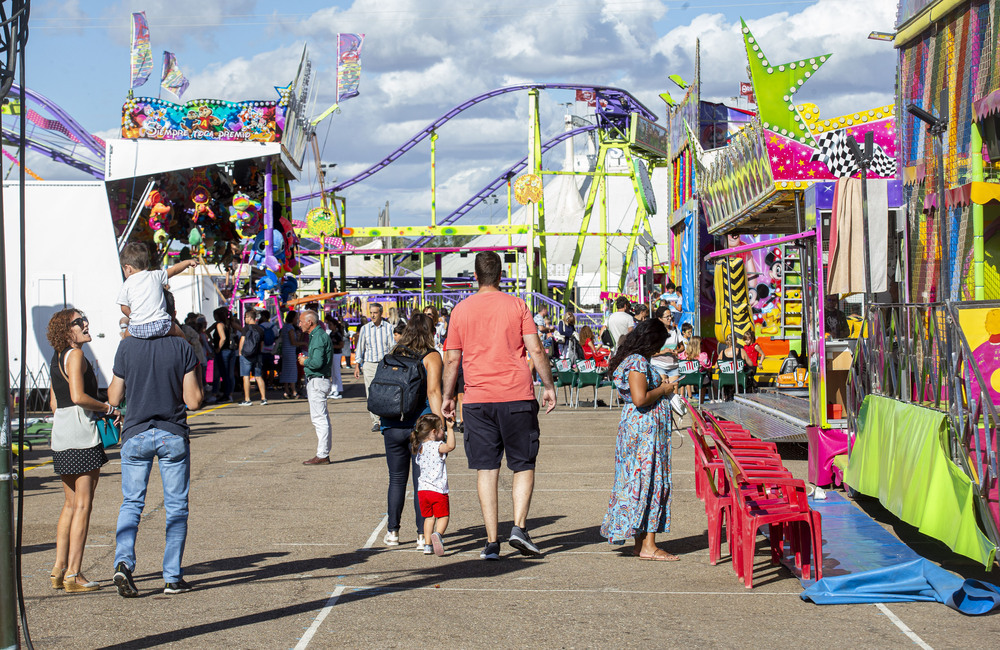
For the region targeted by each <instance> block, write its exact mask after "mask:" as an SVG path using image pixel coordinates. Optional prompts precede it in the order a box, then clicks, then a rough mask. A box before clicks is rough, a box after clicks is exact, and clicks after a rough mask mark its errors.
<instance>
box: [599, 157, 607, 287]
mask: <svg viewBox="0 0 1000 650" xmlns="http://www.w3.org/2000/svg"><path fill="white" fill-rule="evenodd" d="M601 171H603V169H602V170H601ZM600 183H601V232H602V233H604V234H602V235H601V291H607V290H608V279H609V277H608V235H607V232H608V177H607V176H601V179H600Z"/></svg>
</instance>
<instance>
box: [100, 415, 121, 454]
mask: <svg viewBox="0 0 1000 650" xmlns="http://www.w3.org/2000/svg"><path fill="white" fill-rule="evenodd" d="M97 433H98V434H100V436H101V444H102V445H104V448H105V449H111V448H112V447H114V446H115V445H117V444H118V441H119V440H121V431H120V430H119V429H118V425H116V424H115V419H114V418H113V417H111V416H110V415H105V416H104V417H102V418H99V419H98V420H97Z"/></svg>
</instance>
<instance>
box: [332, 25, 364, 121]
mask: <svg viewBox="0 0 1000 650" xmlns="http://www.w3.org/2000/svg"><path fill="white" fill-rule="evenodd" d="M364 41H365V35H364V34H337V103H338V104H339V103H340V102H342V101H344V100H345V99H350V98H351V97H357V95H358V84H360V83H361V44H362V43H364Z"/></svg>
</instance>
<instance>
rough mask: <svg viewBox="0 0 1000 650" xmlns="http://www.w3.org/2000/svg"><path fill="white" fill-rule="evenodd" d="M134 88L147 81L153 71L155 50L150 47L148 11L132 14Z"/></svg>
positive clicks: (131, 51)
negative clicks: (147, 21) (147, 22)
mask: <svg viewBox="0 0 1000 650" xmlns="http://www.w3.org/2000/svg"><path fill="white" fill-rule="evenodd" d="M130 54H131V56H132V86H131V87H132V88H138V87H139V86H141V85H142V84H144V83H146V81H147V80H148V79H149V74H150V73H151V72H152V71H153V51H152V50H151V49H150V48H149V25H147V24H146V12H145V11H139V12H136V13H134V14H132V47H131V50H130Z"/></svg>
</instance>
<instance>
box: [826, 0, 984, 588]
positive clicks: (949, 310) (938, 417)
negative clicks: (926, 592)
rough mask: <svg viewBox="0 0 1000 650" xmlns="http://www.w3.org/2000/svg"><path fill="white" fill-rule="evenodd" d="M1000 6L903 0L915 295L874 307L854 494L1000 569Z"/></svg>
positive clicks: (858, 377)
mask: <svg viewBox="0 0 1000 650" xmlns="http://www.w3.org/2000/svg"><path fill="white" fill-rule="evenodd" d="M998 20H1000V3H997V2H967V1H966V2H963V1H961V0H957V1H956V0H946V1H933V0H931V1H922V2H912V1H906V2H900V4H899V12H898V24H897V27H896V32H895V39H894V44H895V46H896V48H897V49H898V51H899V67H898V70H897V79H898V84H897V87H898V91H899V94H898V97H897V101H898V105H897V110H896V112H897V114H898V115H899V116H900V118H901V121H900V125H899V127H900V129H899V130H900V133H899V136H900V137H899V138H898V141H899V143H900V151H899V155H898V157H899V160H900V163H901V166H902V169H901V174H900V176H901V178H902V180H903V198H904V201H905V204H906V206H907V211H906V220H905V230H906V247H905V253H906V259H907V264H906V265H905V267H904V268H905V270H906V275H907V278H906V279H907V282H906V287H905V289H906V290H905V292H903V293H901V294H900V295H899V296H898V298H896V299H894V300H886V299H880V300H878V301H877V302H875V303H873V304H872V305H870V306H869V307H868V309H867V310H866V312H865V319H866V320H865V326H864V335H863V336H862V337H861V338H860V339H859V342H858V349H857V353H856V354H855V357H854V360H853V366H852V370H851V380H850V384H849V397H850V401H849V403H850V409H849V411H850V414H851V418H852V421H851V431H852V433H853V435H854V436H855V440H854V443H853V446H852V448H851V451H850V455H849V458H848V457H846V456H845V457H842V458H840V459H838V464H839V465H841V466H843V467H844V470H843V475H844V481H845V482H846V484H847V485H849V486H850V487H851V488H852V489H854V490H856V491H858V492H861V493H863V494H866V495H869V496H872V497H876V498H878V499H879V501H880V502H881V503H882V504H883V505H884V506H885V507H886V508H887V509H888V510H889V511H890V512H892V513H893V514H895V515H896V516H898V517H899V518H900V519H902V520H903V521H906V522H907V523H909V524H911V525H913V526H915V527H916V528H918V529H919V530H920V531H921V532H922V533H924V534H927V535H930V536H931V537H934V538H936V539H939V540H941V541H943V542H944V543H945V544H947V545H948V547H949V548H951V549H952V550H953V551H955V552H956V553H959V554H962V555H965V556H967V557H969V558H972V559H974V560H976V561H977V562H980V563H982V564H983V566H985V567H987V569H989V568H991V567H992V566H993V565H994V562H995V561H996V551H997V547H998V544H1000V497H998V494H997V481H998V466H997V433H998V425H1000V420H998V412H1000V408H998V404H1000V393H998V392H997V390H996V389H997V387H1000V375H998V374H997V369H998V359H1000V356H998V355H997V354H996V351H997V349H998V341H1000V284H998V283H997V279H998V277H1000V276H998V274H997V265H996V262H995V260H996V255H997V253H998V251H1000V239H998V238H997V233H998V230H997V229H998V226H1000V184H998V181H1000V162H998V161H1000V144H998V143H1000V140H998V138H997V134H998V131H997V128H996V126H997V114H998V107H1000V99H998V98H1000V67H998V65H997V55H998V52H1000V50H998V48H997V26H998V25H1000V22H998Z"/></svg>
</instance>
